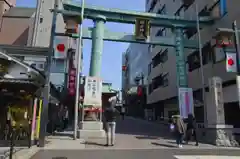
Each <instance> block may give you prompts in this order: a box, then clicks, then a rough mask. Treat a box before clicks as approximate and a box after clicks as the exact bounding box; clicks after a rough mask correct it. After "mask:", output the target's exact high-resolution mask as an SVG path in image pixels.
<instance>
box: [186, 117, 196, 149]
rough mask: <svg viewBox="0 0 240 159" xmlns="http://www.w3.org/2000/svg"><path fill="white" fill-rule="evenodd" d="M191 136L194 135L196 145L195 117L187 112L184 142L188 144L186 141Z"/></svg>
mask: <svg viewBox="0 0 240 159" xmlns="http://www.w3.org/2000/svg"><path fill="white" fill-rule="evenodd" d="M192 137H194V140H195V142H196V144H195V145H196V146H198V136H197V123H196V119H195V117H194V116H193V114H188V119H187V131H186V144H188V141H189V140H191V138H192Z"/></svg>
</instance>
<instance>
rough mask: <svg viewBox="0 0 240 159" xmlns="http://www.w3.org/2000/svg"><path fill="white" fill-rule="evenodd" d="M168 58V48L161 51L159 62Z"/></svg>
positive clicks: (163, 61)
mask: <svg viewBox="0 0 240 159" xmlns="http://www.w3.org/2000/svg"><path fill="white" fill-rule="evenodd" d="M167 60H168V49H165V50H164V51H163V52H162V53H161V62H162V63H165V62H166V61H167Z"/></svg>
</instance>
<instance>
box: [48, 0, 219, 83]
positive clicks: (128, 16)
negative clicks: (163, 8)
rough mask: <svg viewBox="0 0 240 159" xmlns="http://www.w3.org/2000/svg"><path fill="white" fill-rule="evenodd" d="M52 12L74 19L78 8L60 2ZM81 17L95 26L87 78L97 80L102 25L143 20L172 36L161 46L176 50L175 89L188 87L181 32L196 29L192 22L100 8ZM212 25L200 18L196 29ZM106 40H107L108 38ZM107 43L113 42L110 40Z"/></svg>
mask: <svg viewBox="0 0 240 159" xmlns="http://www.w3.org/2000/svg"><path fill="white" fill-rule="evenodd" d="M53 11H55V12H58V13H62V14H63V17H65V18H69V16H74V15H75V16H80V15H81V13H80V11H81V6H80V5H79V4H77V3H74V2H72V1H68V0H67V1H64V2H63V10H60V9H59V8H55V9H54V10H53ZM84 17H85V18H87V19H92V20H93V21H94V23H95V24H94V28H93V31H92V33H91V38H92V55H91V63H90V76H100V72H101V61H102V50H103V40H106V39H107V38H106V37H105V35H104V33H105V27H104V23H105V22H119V23H128V24H129V23H130V24H135V22H136V18H145V19H149V21H150V25H151V26H159V27H166V28H172V29H173V31H174V32H175V37H174V38H172V39H170V40H169V39H168V41H166V39H163V40H164V42H163V43H162V44H165V46H173V47H175V48H176V56H177V58H176V59H177V60H176V63H177V64H176V65H177V72H178V86H179V87H188V81H187V72H186V65H185V63H186V61H185V55H184V38H183V37H184V36H183V30H184V29H185V28H189V27H196V21H194V20H186V19H183V18H181V17H179V16H167V15H160V14H155V13H144V12H135V11H124V10H119V9H105V8H101V7H92V6H88V7H84ZM213 22H214V20H213V19H212V18H211V17H204V18H200V20H199V24H200V27H204V26H206V25H212V24H213ZM87 32H89V31H87ZM87 32H86V31H85V34H89V33H87ZM106 36H109V34H108V35H106ZM112 36H114V34H112ZM87 37H89V38H90V36H89V35H87ZM85 38H86V37H85ZM104 38H105V39H104ZM111 40H112V41H114V40H113V39H111ZM121 40H123V37H120V36H118V37H115V41H121ZM124 40H126V39H124ZM128 40H129V39H128ZM130 40H131V39H130ZM133 42H135V41H133ZM173 42H175V44H173ZM137 43H141V41H137ZM149 44H153V43H152V42H151V41H150V42H149ZM166 44H167V45H166ZM158 45H159V44H158ZM195 48H196V47H195Z"/></svg>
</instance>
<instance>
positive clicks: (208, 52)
mask: <svg viewBox="0 0 240 159" xmlns="http://www.w3.org/2000/svg"><path fill="white" fill-rule="evenodd" d="M202 58H203V65H206V64H208V63H209V62H212V61H213V48H212V46H211V43H210V42H208V43H207V44H205V45H204V47H203V48H202ZM187 61H188V70H189V72H192V71H194V70H195V69H198V68H200V66H201V64H200V57H199V51H198V50H197V51H194V52H193V53H192V54H190V55H189V56H188V57H187Z"/></svg>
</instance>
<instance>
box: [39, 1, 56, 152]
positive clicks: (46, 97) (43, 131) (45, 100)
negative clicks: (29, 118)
mask: <svg viewBox="0 0 240 159" xmlns="http://www.w3.org/2000/svg"><path fill="white" fill-rule="evenodd" d="M58 3H59V2H58V0H54V10H53V17H52V28H51V35H50V41H49V53H48V56H47V65H46V67H47V70H46V76H45V78H46V79H45V84H44V89H43V107H42V113H41V122H40V134H39V146H40V147H44V145H45V135H46V126H47V122H48V105H49V97H50V71H51V63H52V57H53V49H54V48H53V44H54V35H55V31H56V22H57V9H58V6H59V5H58Z"/></svg>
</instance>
